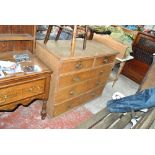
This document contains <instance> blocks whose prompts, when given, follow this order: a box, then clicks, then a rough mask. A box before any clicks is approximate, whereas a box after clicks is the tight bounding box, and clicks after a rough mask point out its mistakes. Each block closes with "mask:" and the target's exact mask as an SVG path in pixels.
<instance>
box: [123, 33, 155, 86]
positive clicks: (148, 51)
mask: <svg viewBox="0 0 155 155" xmlns="http://www.w3.org/2000/svg"><path fill="white" fill-rule="evenodd" d="M132 48H133V53H131V55H132V56H134V59H133V60H131V61H128V62H126V64H125V66H124V68H123V71H122V74H124V75H125V76H127V77H128V78H130V79H132V80H133V81H135V82H137V83H139V84H141V82H142V80H143V79H144V77H145V75H146V73H147V71H148V69H149V67H150V65H151V64H152V60H153V56H152V55H153V53H155V37H154V36H152V35H148V34H145V33H141V32H139V33H138V34H137V36H136V38H135V40H134V42H133V46H132Z"/></svg>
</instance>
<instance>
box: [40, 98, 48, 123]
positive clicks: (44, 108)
mask: <svg viewBox="0 0 155 155" xmlns="http://www.w3.org/2000/svg"><path fill="white" fill-rule="evenodd" d="M46 105H47V101H45V100H43V106H42V110H41V119H42V120H44V119H45V118H46V116H47V111H46Z"/></svg>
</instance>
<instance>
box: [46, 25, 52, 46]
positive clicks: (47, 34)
mask: <svg viewBox="0 0 155 155" xmlns="http://www.w3.org/2000/svg"><path fill="white" fill-rule="evenodd" d="M52 28H53V25H49V26H48V30H47V33H46V36H45V40H44V44H46V43H47V42H48V40H49V36H50V33H51V31H52Z"/></svg>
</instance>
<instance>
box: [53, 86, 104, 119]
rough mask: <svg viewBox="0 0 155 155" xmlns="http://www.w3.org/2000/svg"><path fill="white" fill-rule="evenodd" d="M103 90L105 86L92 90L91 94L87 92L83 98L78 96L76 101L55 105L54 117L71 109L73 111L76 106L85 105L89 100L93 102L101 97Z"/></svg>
mask: <svg viewBox="0 0 155 155" xmlns="http://www.w3.org/2000/svg"><path fill="white" fill-rule="evenodd" d="M103 88H104V86H101V87H99V88H97V89H93V90H91V91H89V92H87V93H85V94H83V95H81V96H78V97H76V98H74V99H71V100H69V101H66V102H64V103H62V104H59V105H55V106H54V116H57V115H59V114H61V113H63V112H65V111H67V110H69V109H72V108H73V107H75V106H78V105H80V104H83V103H85V102H87V101H89V100H92V99H94V98H96V97H98V96H100V95H101V94H102V91H103Z"/></svg>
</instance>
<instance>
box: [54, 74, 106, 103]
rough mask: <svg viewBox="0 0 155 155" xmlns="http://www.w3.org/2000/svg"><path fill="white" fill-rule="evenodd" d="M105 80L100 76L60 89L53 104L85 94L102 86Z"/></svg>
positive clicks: (104, 77)
mask: <svg viewBox="0 0 155 155" xmlns="http://www.w3.org/2000/svg"><path fill="white" fill-rule="evenodd" d="M107 78H108V77H107V76H101V77H97V78H94V79H91V80H88V81H85V82H81V83H80V84H76V85H73V86H70V87H67V88H65V89H61V90H59V91H58V92H57V93H56V96H55V101H56V103H55V104H59V103H61V102H64V101H65V100H67V99H71V98H74V97H76V96H79V95H80V94H82V93H85V92H87V91H89V90H91V89H93V88H96V87H98V86H102V85H104V84H105V82H106V81H107Z"/></svg>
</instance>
